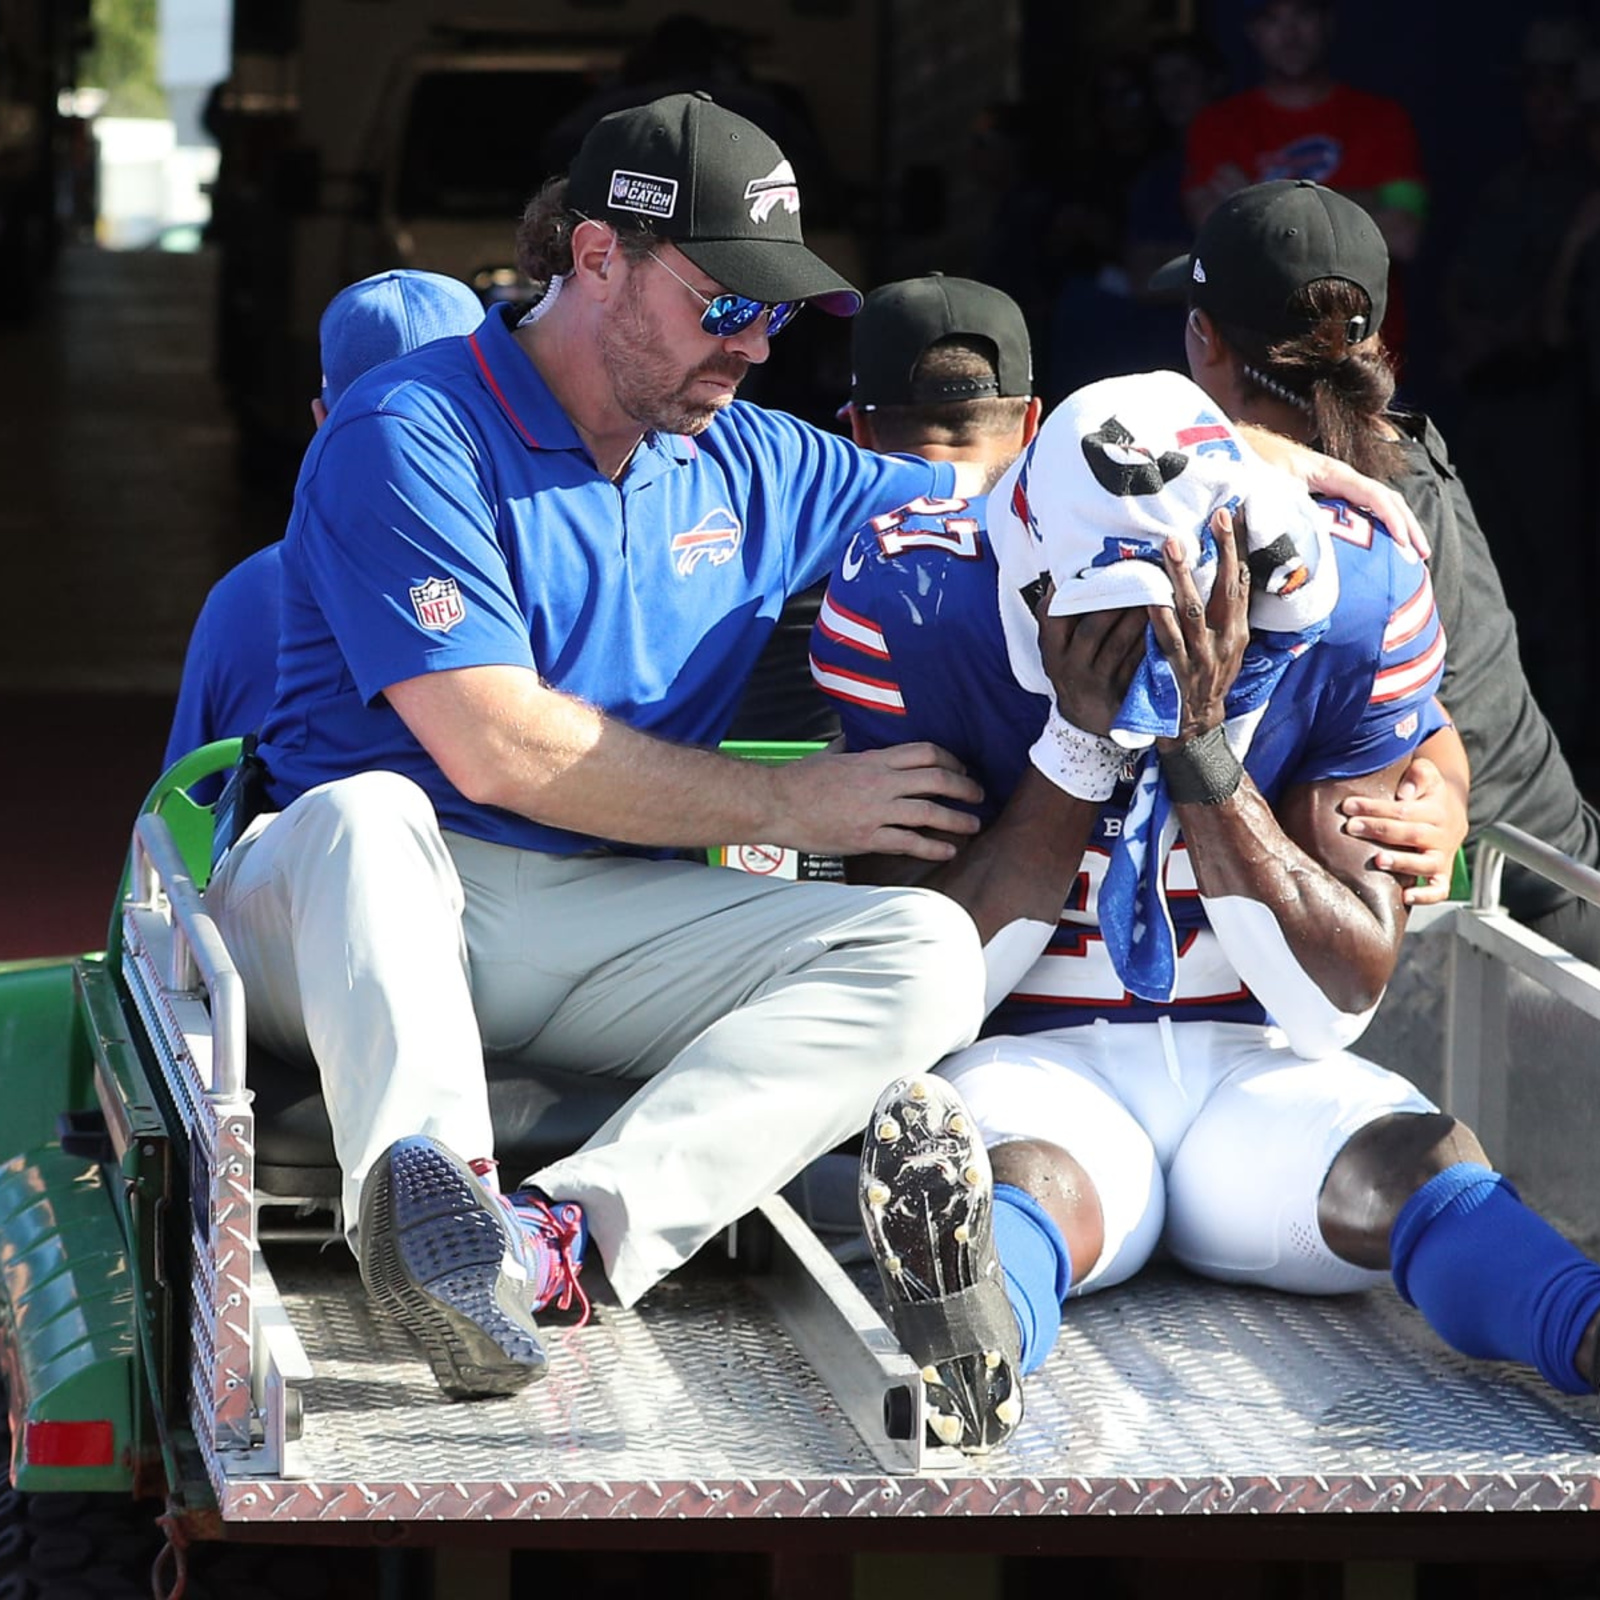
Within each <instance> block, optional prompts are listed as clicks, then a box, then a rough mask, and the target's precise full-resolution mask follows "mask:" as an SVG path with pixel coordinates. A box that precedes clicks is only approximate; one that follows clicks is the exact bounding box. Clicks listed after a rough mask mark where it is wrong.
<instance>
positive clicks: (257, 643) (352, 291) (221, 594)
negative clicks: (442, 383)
mask: <svg viewBox="0 0 1600 1600" xmlns="http://www.w3.org/2000/svg"><path fill="white" fill-rule="evenodd" d="M482 321H483V302H482V301H480V300H479V299H478V297H477V295H475V294H474V293H473V292H472V290H470V289H469V288H468V287H467V286H466V284H464V283H462V282H461V280H460V279H459V278H447V277H445V276H443V274H441V273H437V272H416V271H413V270H411V269H409V268H404V267H397V268H394V269H392V270H390V271H388V272H378V273H374V274H373V275H372V276H371V277H370V278H363V279H361V281H360V282H359V283H352V284H348V285H347V286H346V287H345V288H343V289H341V290H340V291H339V292H338V294H336V295H335V296H334V297H333V299H331V300H330V301H329V302H328V304H327V307H326V308H325V309H324V311H323V313H322V321H321V324H320V326H319V327H318V330H317V331H318V339H319V343H320V346H321V351H322V393H321V394H320V395H318V396H317V398H316V399H315V400H313V401H312V402H311V415H312V416H313V418H315V420H316V424H317V426H318V427H319V428H320V427H321V426H322V424H323V423H324V422H326V421H327V420H328V413H329V412H330V411H332V409H333V407H334V405H335V404H336V403H337V402H338V399H339V396H340V395H342V394H343V393H344V392H345V390H346V389H348V388H349V387H350V385H351V384H352V383H353V382H354V381H355V380H356V379H357V378H359V377H360V376H361V374H362V373H363V372H367V371H369V370H370V369H371V368H373V367H376V366H379V365H381V364H382V363H383V362H385V361H393V360H394V358H395V357H396V356H400V355H404V354H405V353H406V352H407V351H408V350H415V349H417V348H419V347H420V346H422V345H425V344H427V343H429V341H431V340H433V339H443V338H445V337H446V336H447V335H450V334H462V333H471V332H472V330H473V329H474V328H476V327H477V326H478V324H479V323H480V322H482ZM282 556H283V541H282V540H281V539H280V540H275V541H274V542H273V543H271V544H269V545H268V546H267V547H266V548H265V549H264V550H257V551H256V552H255V554H254V555H251V556H246V557H245V559H244V560H243V561H241V562H240V563H239V564H238V566H236V567H234V568H233V569H232V570H231V571H229V572H227V573H225V574H224V575H223V576H222V577H221V578H219V579H218V580H217V582H216V583H215V584H213V585H212V588H211V592H210V594H208V595H207V596H206V601H205V604H204V605H203V606H201V608H200V615H199V616H198V617H196V618H195V623H194V628H193V630H192V631H191V633H190V635H189V647H188V650H187V651H186V652H185V654H184V658H183V679H182V681H181V682H180V684H179V685H178V703H177V705H176V706H175V707H174V709H173V713H172V731H171V732H170V733H169V734H168V735H167V755H166V761H165V763H164V764H165V765H166V766H169V767H170V766H171V765H172V763H173V762H174V761H176V760H177V759H178V758H179V757H180V756H185V755H187V754H188V753H189V752H190V751H191V750H196V749H198V748H199V747H200V746H201V745H203V744H210V743H211V741H212V740H213V739H233V738H240V737H242V736H243V735H244V734H247V733H255V732H257V731H259V729H260V727H261V721H262V718H263V717H264V716H265V715H266V712H267V708H268V707H269V706H270V705H271V704H272V691H273V685H274V684H275V683H276V681H277V676H278V610H279V606H278V596H279V593H280V591H281V588H282V583H281V577H280V567H281V562H282ZM221 786H222V785H221V780H220V779H209V778H208V779H203V780H202V781H201V783H200V784H198V785H196V786H195V788H194V789H193V790H191V791H190V792H191V793H192V794H193V796H194V798H195V799H197V800H201V801H210V800H213V799H215V797H216V794H217V791H218V790H219V789H220V788H221Z"/></svg>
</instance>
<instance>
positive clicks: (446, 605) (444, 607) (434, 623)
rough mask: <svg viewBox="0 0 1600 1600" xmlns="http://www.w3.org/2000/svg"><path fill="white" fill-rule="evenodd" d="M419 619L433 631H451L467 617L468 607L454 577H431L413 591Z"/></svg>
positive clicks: (412, 595)
mask: <svg viewBox="0 0 1600 1600" xmlns="http://www.w3.org/2000/svg"><path fill="white" fill-rule="evenodd" d="M411 609H412V610H413V611H415V612H416V614H417V621H418V622H420V623H421V624H422V626H423V627H424V628H427V629H429V630H430V631H431V632H433V633H449V631H450V630H451V629H452V628H453V627H455V625H456V624H457V623H458V622H461V621H463V620H464V619H465V617H466V615H467V608H466V604H465V602H464V601H463V600H462V598H461V591H460V590H459V589H458V588H457V587H456V580H455V579H454V578H429V579H428V581H427V582H426V583H422V584H418V585H417V586H416V588H414V589H413V590H412V591H411Z"/></svg>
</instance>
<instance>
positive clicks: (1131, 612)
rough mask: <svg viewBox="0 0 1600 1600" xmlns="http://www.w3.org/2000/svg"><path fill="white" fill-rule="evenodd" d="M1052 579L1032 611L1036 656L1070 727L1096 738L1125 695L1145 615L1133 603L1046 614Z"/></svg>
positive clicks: (1138, 656)
mask: <svg viewBox="0 0 1600 1600" xmlns="http://www.w3.org/2000/svg"><path fill="white" fill-rule="evenodd" d="M1055 592H1056V590H1055V585H1054V584H1053V583H1052V584H1050V585H1048V586H1047V587H1046V589H1045V592H1044V595H1043V596H1042V598H1041V599H1040V601H1039V606H1038V610H1037V612H1036V613H1035V615H1036V616H1037V617H1038V621H1039V656H1040V659H1041V660H1042V661H1043V662H1044V670H1045V672H1046V674H1047V675H1048V676H1049V679H1050V682H1051V684H1052V686H1053V687H1054V689H1055V692H1056V707H1057V709H1058V710H1059V711H1060V712H1061V715H1062V716H1063V717H1065V718H1066V719H1067V721H1068V722H1070V723H1071V724H1072V725H1073V726H1074V727H1077V728H1082V729H1083V731H1084V732H1085V733H1097V734H1099V735H1100V736H1101V737H1102V738H1104V737H1105V736H1106V735H1107V734H1109V733H1110V732H1111V723H1112V720H1113V719H1114V718H1115V717H1116V715H1117V713H1118V712H1119V711H1120V710H1121V709H1122V702H1123V701H1124V700H1126V699H1127V697H1128V685H1129V684H1131V683H1132V682H1133V674H1134V672H1135V671H1136V670H1137V669H1138V666H1139V662H1140V660H1141V658H1142V657H1143V655H1144V644H1145V630H1146V628H1147V627H1148V626H1149V619H1148V618H1147V617H1146V615H1145V613H1144V612H1143V611H1142V610H1141V609H1140V608H1139V607H1137V606H1129V607H1126V608H1124V609H1123V610H1120V611H1089V612H1085V613H1083V614H1082V615H1080V616H1075V617H1052V616H1051V615H1050V599H1051V596H1053V595H1054V594H1055Z"/></svg>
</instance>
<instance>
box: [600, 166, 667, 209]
mask: <svg viewBox="0 0 1600 1600" xmlns="http://www.w3.org/2000/svg"><path fill="white" fill-rule="evenodd" d="M611 209H612V210H613V211H637V212H638V213H639V215H640V216H642V217H670V216H671V215H672V213H673V212H674V211H676V210H677V209H678V180H677V179H676V178H657V177H655V176H653V175H652V174H650V173H648V172H625V171H624V170H623V169H622V168H620V167H619V168H617V170H616V171H614V172H613V173H612V174H611Z"/></svg>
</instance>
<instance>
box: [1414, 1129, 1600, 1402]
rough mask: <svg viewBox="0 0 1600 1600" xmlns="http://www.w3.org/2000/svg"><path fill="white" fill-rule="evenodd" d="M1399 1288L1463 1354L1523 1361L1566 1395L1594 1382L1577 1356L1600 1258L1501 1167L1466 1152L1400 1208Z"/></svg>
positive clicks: (1598, 1296)
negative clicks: (1539, 1209)
mask: <svg viewBox="0 0 1600 1600" xmlns="http://www.w3.org/2000/svg"><path fill="white" fill-rule="evenodd" d="M1389 1258H1390V1261H1391V1263H1392V1267H1393V1272H1394V1281H1395V1287H1396V1288H1397V1289H1399V1291H1400V1293H1401V1294H1402V1295H1403V1296H1404V1297H1405V1298H1406V1299H1407V1300H1408V1301H1410V1303H1411V1304H1412V1305H1414V1306H1415V1307H1416V1308H1417V1309H1418V1310H1419V1311H1420V1312H1421V1313H1422V1314H1423V1316H1425V1317H1426V1318H1427V1319H1428V1321H1429V1323H1430V1324H1431V1325H1432V1327H1433V1328H1434V1330H1435V1331H1436V1332H1437V1333H1438V1334H1439V1335H1440V1337H1441V1338H1443V1339H1445V1340H1446V1341H1447V1342H1448V1343H1450V1344H1452V1345H1454V1346H1455V1348H1456V1349H1457V1350H1460V1351H1461V1352H1462V1353H1463V1354H1464V1355H1469V1356H1485V1357H1488V1358H1490V1359H1493V1360H1501V1361H1522V1362H1526V1363H1527V1365H1529V1366H1531V1367H1536V1368H1538V1370H1539V1372H1540V1373H1542V1374H1543V1376H1544V1377H1545V1378H1546V1379H1547V1380H1548V1381H1549V1382H1550V1383H1552V1384H1553V1385H1554V1386H1555V1387H1556V1388H1557V1389H1561V1390H1564V1391H1565V1392H1566V1393H1567V1394H1589V1393H1592V1392H1593V1385H1592V1384H1591V1383H1590V1382H1589V1380H1588V1378H1587V1377H1586V1376H1585V1375H1584V1374H1583V1373H1582V1372H1580V1371H1579V1370H1578V1368H1577V1365H1576V1362H1575V1358H1576V1356H1577V1353H1578V1344H1579V1341H1580V1340H1581V1339H1582V1338H1583V1334H1584V1330H1585V1329H1586V1328H1587V1327H1588V1326H1589V1324H1590V1322H1592V1321H1593V1320H1594V1318H1595V1316H1596V1315H1597V1314H1600V1265H1596V1263H1594V1262H1593V1261H1591V1260H1590V1259H1589V1258H1588V1257H1587V1256H1586V1255H1584V1254H1583V1252H1582V1251H1580V1250H1579V1249H1578V1248H1577V1247H1576V1246H1575V1245H1572V1244H1569V1243H1568V1242H1567V1240H1565V1239H1563V1238H1562V1237H1561V1235H1560V1234H1559V1233H1557V1232H1556V1230H1555V1229H1554V1228H1552V1227H1551V1226H1550V1224H1549V1223H1548V1222H1546V1221H1545V1220H1544V1219H1543V1218H1542V1217H1540V1216H1538V1215H1536V1214H1535V1213H1534V1212H1532V1211H1530V1210H1529V1209H1528V1208H1527V1207H1526V1206H1525V1205H1523V1203H1522V1201H1521V1200H1520V1199H1518V1197H1517V1191H1516V1190H1515V1189H1514V1188H1513V1187H1512V1186H1511V1184H1510V1182H1509V1181H1508V1180H1507V1179H1505V1178H1503V1177H1502V1176H1501V1175H1500V1174H1499V1173H1497V1172H1492V1171H1490V1169H1489V1168H1488V1167H1485V1166H1480V1165H1479V1164H1478V1163H1476V1162H1471V1161H1463V1162H1460V1163H1458V1164H1457V1165H1455V1166H1453V1167H1447V1168H1446V1169H1445V1170H1444V1171H1443V1172H1441V1173H1439V1174H1438V1175H1437V1176H1436V1177H1434V1178H1430V1179H1429V1180H1428V1182H1427V1183H1425V1184H1424V1185H1423V1186H1422V1187H1421V1188H1420V1189H1418V1190H1417V1192H1416V1193H1415V1194H1414V1195H1412V1196H1411V1198H1410V1199H1409V1200H1407V1201H1406V1203H1405V1205H1403V1206H1402V1207H1401V1208H1400V1215H1399V1216H1398V1217H1396V1218H1395V1223H1394V1228H1393V1230H1392V1231H1391V1233H1390V1235H1389Z"/></svg>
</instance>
